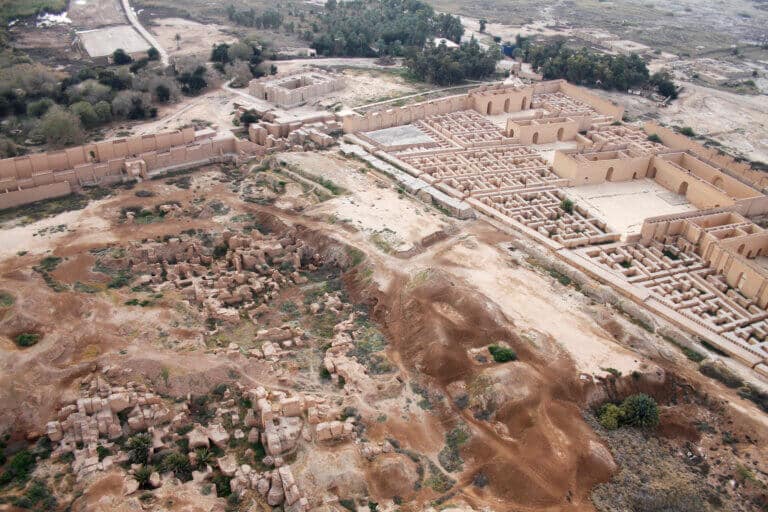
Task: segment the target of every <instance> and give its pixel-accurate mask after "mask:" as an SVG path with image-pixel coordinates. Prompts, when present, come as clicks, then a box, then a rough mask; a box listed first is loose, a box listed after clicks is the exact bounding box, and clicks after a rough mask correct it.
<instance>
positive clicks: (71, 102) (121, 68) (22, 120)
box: [0, 50, 218, 158]
mask: <svg viewBox="0 0 768 512" xmlns="http://www.w3.org/2000/svg"><path fill="white" fill-rule="evenodd" d="M8 55H9V54H8V53H3V56H4V58H3V59H0V121H1V122H0V158H4V157H9V156H16V155H19V154H22V153H24V152H25V151H26V146H28V145H36V144H48V145H50V146H52V147H62V146H67V145H72V144H78V143H80V142H83V140H84V139H85V137H86V135H87V132H88V131H89V130H95V129H98V128H100V127H102V126H104V125H106V124H108V123H110V122H112V121H114V120H123V119H126V120H134V119H146V118H151V117H154V116H156V115H157V105H158V104H166V103H171V102H175V101H177V100H178V99H179V98H180V97H181V95H182V94H189V95H194V94H199V93H200V92H201V91H202V90H203V89H205V88H206V87H208V86H210V85H212V84H213V83H215V81H216V80H217V76H218V74H217V73H215V72H213V71H212V70H210V69H208V66H207V65H206V63H205V62H204V61H201V60H199V59H194V58H186V59H185V58H182V59H177V61H176V62H175V63H174V65H173V66H169V67H167V68H165V67H163V66H161V65H160V64H159V62H157V61H158V60H159V53H158V52H156V51H154V52H152V51H150V52H149V53H148V56H147V57H145V58H142V59H138V60H133V59H131V58H130V56H129V55H128V54H127V53H126V52H124V51H122V50H118V51H116V52H115V54H114V55H113V56H112V57H113V59H112V60H113V65H111V66H88V67H83V68H81V69H80V70H79V71H73V72H66V71H58V70H54V69H52V68H49V67H47V66H45V65H43V64H40V63H33V62H32V61H31V59H29V57H27V56H26V55H24V54H22V53H19V52H17V53H15V54H13V57H12V58H11V59H9V58H5V57H7V56H8Z"/></svg>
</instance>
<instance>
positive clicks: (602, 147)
mask: <svg viewBox="0 0 768 512" xmlns="http://www.w3.org/2000/svg"><path fill="white" fill-rule="evenodd" d="M588 135H589V138H590V139H591V140H592V142H593V144H594V146H593V149H595V150H599V151H613V150H617V149H626V148H631V149H633V150H634V152H635V153H636V154H639V155H655V154H658V153H661V152H663V151H667V150H668V148H667V147H666V146H664V145H663V144H659V143H657V142H653V141H651V140H648V135H647V134H646V133H645V132H644V131H642V130H635V129H631V128H627V127H625V126H606V127H603V128H601V129H599V130H595V131H592V132H590V133H589V134H588Z"/></svg>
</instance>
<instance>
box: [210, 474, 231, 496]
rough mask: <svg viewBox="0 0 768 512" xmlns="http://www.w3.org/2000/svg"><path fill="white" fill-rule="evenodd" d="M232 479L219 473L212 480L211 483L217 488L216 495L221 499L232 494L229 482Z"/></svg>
mask: <svg viewBox="0 0 768 512" xmlns="http://www.w3.org/2000/svg"><path fill="white" fill-rule="evenodd" d="M230 480H231V478H229V477H228V476H224V475H222V474H221V473H217V474H214V475H213V478H212V479H211V483H213V484H214V485H215V486H216V495H217V496H218V497H219V498H226V497H227V496H229V495H230V494H232V487H230V485H229V482H230Z"/></svg>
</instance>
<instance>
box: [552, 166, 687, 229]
mask: <svg viewBox="0 0 768 512" xmlns="http://www.w3.org/2000/svg"><path fill="white" fill-rule="evenodd" d="M564 190H565V193H566V194H567V195H568V197H569V198H571V199H572V200H573V201H574V202H575V203H576V204H577V205H581V206H584V207H586V208H587V209H589V211H590V212H592V214H593V215H595V216H596V217H598V218H600V219H602V220H604V221H605V222H606V223H607V224H608V227H610V228H611V230H612V231H614V232H616V233H621V234H622V235H634V234H638V233H640V228H642V226H643V222H644V221H645V219H647V218H649V217H657V216H659V215H671V214H675V213H683V212H692V211H696V210H697V208H696V207H695V206H693V205H692V204H691V203H689V202H688V201H687V200H686V199H685V196H681V195H678V194H676V193H674V192H670V191H669V190H667V189H666V188H664V187H662V186H661V185H659V184H658V183H656V182H655V181H653V180H650V179H642V180H633V181H623V182H615V183H614V182H605V183H600V184H597V185H585V186H582V187H567V188H565V189H564Z"/></svg>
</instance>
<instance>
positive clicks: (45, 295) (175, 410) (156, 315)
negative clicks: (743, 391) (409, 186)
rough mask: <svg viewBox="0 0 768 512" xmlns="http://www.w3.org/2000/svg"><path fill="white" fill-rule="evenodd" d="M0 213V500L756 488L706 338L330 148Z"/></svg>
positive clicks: (757, 415) (20, 505)
mask: <svg viewBox="0 0 768 512" xmlns="http://www.w3.org/2000/svg"><path fill="white" fill-rule="evenodd" d="M0 222H2V229H0V383H2V385H0V406H2V410H3V412H4V414H3V417H2V421H1V422H0V434H2V436H3V437H2V459H0V461H1V462H2V464H3V466H2V473H0V509H4V510H16V509H26V510H104V511H107V510H109V511H115V510H119V511H129V510H130V511H132V510H179V511H181V510H184V511H219V510H222V511H223V510H242V511H245V510H286V511H299V510H325V511H334V510H335V511H343V510H413V511H416V510H427V509H435V510H438V509H439V510H519V511H528V510H551V511H555V510H594V509H597V510H617V511H618V510H621V511H624V510H638V511H645V510H649V511H650V510H696V511H700V510H756V509H764V508H765V507H766V506H767V503H768V502H767V501H766V487H765V485H766V484H765V482H766V471H768V467H766V464H765V461H766V460H768V458H766V454H765V450H766V444H765V438H766V422H765V414H764V412H762V411H760V410H759V406H758V405H757V404H755V403H753V402H752V401H747V400H745V399H744V398H741V397H740V395H739V390H738V389H732V388H728V387H726V386H723V385H722V384H720V382H718V381H716V380H712V379H710V378H709V377H707V376H705V375H704V374H703V373H702V372H701V371H700V364H704V363H708V364H709V366H707V368H716V367H717V363H716V362H714V361H713V358H712V357H708V356H710V354H699V353H692V352H691V351H690V350H689V351H687V352H683V351H681V350H680V349H679V348H677V347H676V346H675V345H674V344H673V343H672V342H671V341H670V337H669V336H668V335H664V332H665V331H664V327H663V326H662V325H657V324H656V323H655V321H653V320H652V319H651V320H650V321H649V320H647V319H646V320H638V319H637V318H630V317H629V316H627V315H626V314H624V313H623V312H622V311H621V310H620V308H617V307H615V306H612V305H610V301H608V300H601V298H600V297H601V294H602V293H605V290H604V289H603V288H601V287H599V286H596V285H590V284H588V283H587V284H580V285H578V286H577V285H576V283H574V282H572V281H571V280H570V279H569V278H568V277H567V276H564V275H562V274H559V273H558V272H557V271H555V270H553V269H551V268H549V267H548V266H547V265H546V261H544V260H542V259H541V258H537V257H536V255H535V254H534V253H532V252H530V251H528V248H527V246H526V244H525V243H524V242H523V241H522V240H518V239H516V238H515V237H514V236H511V235H507V234H504V233H503V232H502V231H500V230H497V229H496V228H495V227H493V226H491V225H489V224H487V223H485V222H484V221H479V220H471V221H459V220H457V219H454V218H451V217H448V216H446V215H445V214H444V213H443V212H441V211H439V210H437V209H435V208H434V207H432V206H427V205H425V204H423V203H420V202H418V201H416V200H415V199H413V198H411V197H409V196H407V195H405V194H403V193H402V191H400V190H398V189H397V188H395V187H394V186H393V185H392V184H391V182H389V181H388V180H386V179H385V178H384V177H382V176H379V175H378V174H377V173H376V172H375V171H374V170H373V169H371V168H368V167H367V166H365V165H364V164H362V163H361V162H359V161H357V160H353V159H348V158H345V157H343V156H342V155H341V154H340V153H339V152H338V151H337V150H334V149H331V150H328V151H325V152H319V153H318V152H314V153H290V154H277V155H274V156H272V157H270V158H268V159H267V160H265V161H263V162H260V163H251V164H247V165H243V166H239V167H233V166H211V167H206V168H203V169H200V170H197V171H194V172H189V173H179V174H177V175H173V176H166V177H163V178H160V179H156V180H150V181H145V182H141V183H130V184H126V185H124V186H122V187H118V188H115V189H111V190H103V189H90V190H88V191H87V195H84V196H76V197H75V198H65V199H61V200H55V201H51V202H48V203H46V204H44V205H42V206H36V207H35V208H34V209H20V210H17V211H13V212H4V213H3V215H2V218H0ZM705 357H708V358H707V359H704V361H702V360H701V359H702V358H705ZM713 357H714V358H715V359H716V358H717V356H716V355H715V356H713ZM724 371H725V370H722V371H721V373H722V372H724ZM709 373H710V374H712V372H709ZM643 394H644V395H648V396H650V397H652V398H653V399H654V400H655V402H656V403H658V424H657V425H656V424H655V422H654V424H653V425H650V426H646V428H640V427H642V425H641V426H640V427H635V426H621V427H619V428H616V426H617V425H612V424H611V423H610V421H607V420H606V415H605V414H598V411H603V412H604V405H605V404H608V403H613V404H620V403H621V402H622V401H623V400H624V399H626V398H627V397H631V396H637V395H643ZM616 410H619V408H617V409H616ZM622 410H624V409H622ZM598 416H599V421H598ZM625 419H626V418H625ZM627 421H628V420H627ZM620 423H622V424H623V423H625V421H624V420H622V421H621V422H620Z"/></svg>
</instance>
